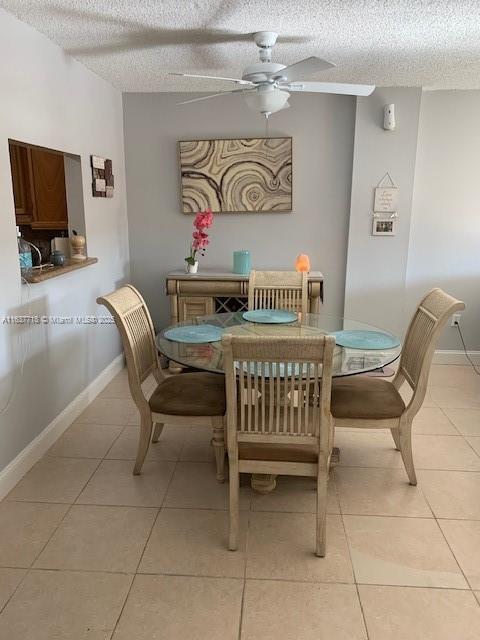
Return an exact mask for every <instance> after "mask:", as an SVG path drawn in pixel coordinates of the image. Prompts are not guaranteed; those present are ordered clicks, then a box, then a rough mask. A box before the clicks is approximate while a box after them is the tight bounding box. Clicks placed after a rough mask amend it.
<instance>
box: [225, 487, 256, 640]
mask: <svg viewBox="0 0 480 640" xmlns="http://www.w3.org/2000/svg"><path fill="white" fill-rule="evenodd" d="M229 480H230V477H229ZM252 493H253V489H252ZM252 502H253V495H251V496H250V505H249V506H250V509H251V507H252ZM229 504H230V498H229ZM250 509H249V510H248V511H247V512H246V513H247V527H246V531H245V558H244V562H243V589H242V598H241V601H240V619H239V621H238V640H241V638H242V631H243V615H244V611H245V591H246V589H247V562H248V540H249V537H250V514H251V513H252V511H251V510H250ZM228 513H229V515H230V508H229V511H228ZM241 513H242V512H240V516H241ZM229 529H230V526H229ZM239 529H240V527H239ZM232 553H234V552H232Z"/></svg>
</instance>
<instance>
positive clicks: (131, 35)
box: [52, 9, 310, 56]
mask: <svg viewBox="0 0 480 640" xmlns="http://www.w3.org/2000/svg"><path fill="white" fill-rule="evenodd" d="M71 11H72V12H73V15H75V17H77V18H81V19H83V20H84V21H86V22H88V21H92V22H93V21H95V22H98V21H101V22H102V23H105V24H107V25H108V24H109V23H111V24H114V25H116V26H120V27H123V29H124V32H123V33H122V34H119V35H118V36H117V38H118V39H117V41H116V42H107V43H104V44H100V45H96V44H92V43H90V42H88V43H87V44H85V45H78V46H73V47H69V48H67V49H66V50H67V51H68V53H70V54H71V55H74V56H75V55H84V56H88V55H98V54H111V53H112V54H113V53H119V52H122V51H130V50H132V49H140V50H141V49H149V48H156V47H168V46H180V45H184V44H187V45H197V46H201V45H215V44H222V43H229V42H253V35H254V34H253V33H239V32H237V31H228V30H227V29H169V28H161V27H151V26H149V25H143V24H140V23H138V22H135V21H121V20H118V19H116V18H115V17H113V16H108V15H105V16H103V15H101V14H97V13H91V12H90V11H86V12H84V11H78V10H70V9H69V10H68V12H66V11H65V10H62V9H52V12H53V13H54V14H56V13H58V14H59V15H63V14H65V15H68V14H70V12H71ZM309 40H310V38H308V37H305V36H281V35H280V36H279V37H278V42H285V43H303V42H308V41H309Z"/></svg>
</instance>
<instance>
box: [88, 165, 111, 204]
mask: <svg viewBox="0 0 480 640" xmlns="http://www.w3.org/2000/svg"><path fill="white" fill-rule="evenodd" d="M90 158H91V164H92V194H93V197H94V198H113V188H114V178H113V171H112V161H111V160H108V159H105V158H101V157H100V156H90Z"/></svg>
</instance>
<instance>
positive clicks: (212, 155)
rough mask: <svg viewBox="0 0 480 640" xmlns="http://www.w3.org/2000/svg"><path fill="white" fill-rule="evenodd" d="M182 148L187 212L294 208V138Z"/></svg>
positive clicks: (193, 144)
mask: <svg viewBox="0 0 480 640" xmlns="http://www.w3.org/2000/svg"><path fill="white" fill-rule="evenodd" d="M179 145H180V169H181V177H182V210H183V213H194V212H196V211H204V210H205V209H211V210H212V211H213V212H224V213H225V212H232V213H242V212H247V211H254V212H282V211H283V212H286V211H291V210H292V138H245V139H235V140H186V141H181V142H180V143H179Z"/></svg>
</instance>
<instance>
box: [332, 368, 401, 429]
mask: <svg viewBox="0 0 480 640" xmlns="http://www.w3.org/2000/svg"><path fill="white" fill-rule="evenodd" d="M404 410H405V403H404V402H403V400H402V397H401V395H400V394H399V393H398V391H397V390H396V389H395V387H394V386H393V384H392V383H391V382H389V381H388V380H384V379H383V378H371V377H368V376H354V377H348V378H335V379H334V380H333V383H332V404H331V411H332V415H333V416H334V417H335V418H357V419H363V420H382V419H386V418H398V416H400V415H401V414H402V413H403V411H404Z"/></svg>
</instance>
